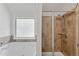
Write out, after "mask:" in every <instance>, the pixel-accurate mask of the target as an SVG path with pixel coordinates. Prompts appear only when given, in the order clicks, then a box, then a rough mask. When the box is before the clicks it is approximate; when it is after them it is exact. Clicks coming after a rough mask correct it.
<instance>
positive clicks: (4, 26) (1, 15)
mask: <svg viewBox="0 0 79 59" xmlns="http://www.w3.org/2000/svg"><path fill="white" fill-rule="evenodd" d="M8 35H10V14H9V12H8V10H7V8H6V7H5V5H4V4H0V37H5V36H8Z"/></svg>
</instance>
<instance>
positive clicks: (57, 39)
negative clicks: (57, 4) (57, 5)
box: [54, 16, 63, 52]
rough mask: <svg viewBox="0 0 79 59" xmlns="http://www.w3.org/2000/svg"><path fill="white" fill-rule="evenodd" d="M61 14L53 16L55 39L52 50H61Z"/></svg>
mask: <svg viewBox="0 0 79 59" xmlns="http://www.w3.org/2000/svg"><path fill="white" fill-rule="evenodd" d="M62 21H63V19H62V16H56V17H55V40H54V51H55V52H60V51H61V39H62V25H63V24H62Z"/></svg>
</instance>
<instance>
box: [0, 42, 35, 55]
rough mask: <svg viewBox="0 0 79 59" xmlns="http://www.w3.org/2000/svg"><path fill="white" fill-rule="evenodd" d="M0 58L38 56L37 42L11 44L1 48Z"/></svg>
mask: <svg viewBox="0 0 79 59" xmlns="http://www.w3.org/2000/svg"><path fill="white" fill-rule="evenodd" d="M0 56H36V43H35V42H11V43H8V44H6V45H3V46H1V47H0Z"/></svg>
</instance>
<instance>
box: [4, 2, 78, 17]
mask: <svg viewBox="0 0 79 59" xmlns="http://www.w3.org/2000/svg"><path fill="white" fill-rule="evenodd" d="M5 5H6V7H7V8H8V9H9V11H10V12H11V13H12V14H14V15H16V14H17V15H24V14H25V15H26V13H27V14H29V12H30V13H32V14H35V12H36V11H37V9H40V8H39V7H38V5H37V4H35V3H7V4H5ZM76 5H77V4H76V3H44V4H42V11H68V10H72V9H73V8H75V7H76ZM29 15H30V14H29Z"/></svg>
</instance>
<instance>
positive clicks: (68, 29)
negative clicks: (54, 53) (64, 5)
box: [62, 12, 76, 56]
mask: <svg viewBox="0 0 79 59" xmlns="http://www.w3.org/2000/svg"><path fill="white" fill-rule="evenodd" d="M75 22H76V15H75V12H69V13H66V14H64V24H65V33H64V35H65V38H64V39H62V50H63V51H62V52H63V53H64V54H65V55H68V56H72V55H75V41H76V31H75V30H76V27H75V25H76V23H75Z"/></svg>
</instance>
